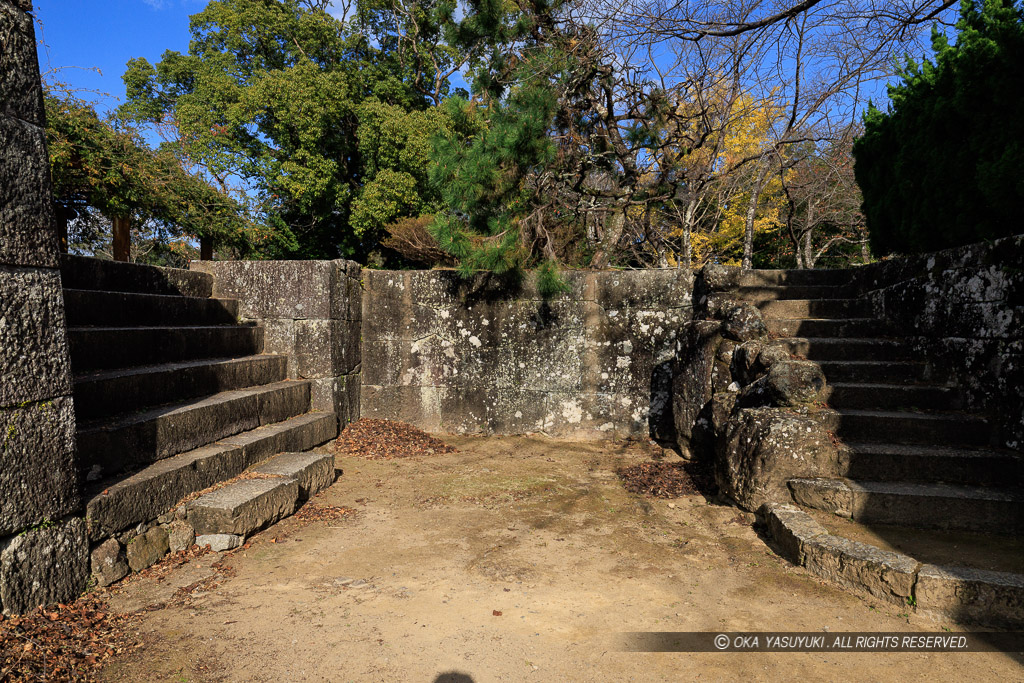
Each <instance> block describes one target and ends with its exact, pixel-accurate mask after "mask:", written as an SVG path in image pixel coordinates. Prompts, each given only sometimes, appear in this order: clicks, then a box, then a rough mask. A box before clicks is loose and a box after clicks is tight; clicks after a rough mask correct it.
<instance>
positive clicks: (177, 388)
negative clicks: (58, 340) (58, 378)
mask: <svg viewBox="0 0 1024 683" xmlns="http://www.w3.org/2000/svg"><path fill="white" fill-rule="evenodd" d="M287 366H288V359H287V357H285V356H271V355H263V356H250V357H248V358H241V359H237V360H230V361H223V360H214V361H198V362H192V363H189V364H184V363H178V364H171V365H166V366H154V367H151V368H144V369H134V368H133V369H131V370H122V371H117V372H113V373H110V372H108V373H103V374H102V375H101V376H86V377H82V378H79V379H77V380H76V381H75V416H76V417H77V418H78V419H79V420H88V419H93V418H97V417H102V416H113V415H120V414H122V413H126V412H131V411H136V410H140V409H145V408H149V407H151V406H156V405H162V404H165V403H173V402H175V401H183V400H185V399H189V398H196V397H199V396H209V395H212V394H216V393H218V392H221V391H231V390H234V389H244V388H247V387H255V386H259V385H262V384H272V383H274V382H280V381H282V380H284V379H285V378H286V377H287V371H288V367H287Z"/></svg>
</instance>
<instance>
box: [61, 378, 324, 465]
mask: <svg viewBox="0 0 1024 683" xmlns="http://www.w3.org/2000/svg"><path fill="white" fill-rule="evenodd" d="M309 392H310V386H309V382H308V381H305V380H302V381H285V382H275V383H274V384H268V385H265V386H261V387H250V388H247V389H236V390H233V391H224V392H221V393H219V394H215V395H213V396H210V397H208V398H204V399H200V400H193V401H190V402H186V403H183V404H177V405H170V406H163V407H160V408H155V409H151V410H147V411H145V412H142V413H137V414H134V415H129V416H125V417H119V418H115V419H112V420H110V419H106V420H98V421H93V422H85V423H82V424H81V425H79V428H78V435H77V441H78V457H79V463H80V466H81V469H82V472H84V473H85V475H86V477H87V478H88V479H97V478H103V477H107V476H110V475H112V474H115V473H117V472H122V471H124V470H126V469H134V468H138V467H142V466H145V465H148V464H150V463H153V462H156V461H157V460H162V459H164V458H169V457H171V456H172V455H177V454H178V453H184V452H185V451H189V450H192V449H194V448H199V447H200V446H204V445H206V444H208V443H212V442H214V441H217V440H219V439H223V438H224V437H228V436H231V435H233V434H238V433H239V432H244V431H247V430H251V429H255V428H256V427H259V426H260V425H266V424H273V423H275V422H280V421H282V420H285V419H287V418H289V417H294V416H296V415H301V414H302V413H305V412H306V411H307V410H308V409H309Z"/></svg>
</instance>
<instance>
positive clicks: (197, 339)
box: [68, 325, 263, 374]
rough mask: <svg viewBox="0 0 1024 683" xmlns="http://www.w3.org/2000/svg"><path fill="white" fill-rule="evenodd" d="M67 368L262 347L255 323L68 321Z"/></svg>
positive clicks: (250, 352)
mask: <svg viewBox="0 0 1024 683" xmlns="http://www.w3.org/2000/svg"><path fill="white" fill-rule="evenodd" d="M68 346H69V347H70V351H71V368H72V371H73V372H75V373H76V374H80V373H83V372H85V371H87V370H98V369H106V368H128V367H135V366H139V365H156V364H159V363H173V362H177V361H185V360H196V359H200V358H228V357H231V358H238V357H241V356H254V355H256V354H258V353H260V352H261V351H262V350H263V328H262V327H257V326H255V325H222V326H196V327H193V326H189V327H184V326H183V327H69V328H68Z"/></svg>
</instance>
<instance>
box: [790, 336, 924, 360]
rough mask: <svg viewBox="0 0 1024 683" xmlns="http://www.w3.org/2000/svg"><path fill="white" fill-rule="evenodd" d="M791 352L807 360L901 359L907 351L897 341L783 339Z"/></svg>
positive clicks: (907, 353) (906, 354) (905, 357)
mask: <svg viewBox="0 0 1024 683" xmlns="http://www.w3.org/2000/svg"><path fill="white" fill-rule="evenodd" d="M782 341H784V342H785V343H786V345H787V346H788V347H789V351H790V353H792V354H795V355H797V356H800V357H802V358H806V359H807V360H814V361H819V360H853V361H902V360H907V359H908V356H909V352H908V350H907V348H906V347H905V346H903V345H902V344H899V343H898V342H891V341H882V340H873V339H872V340H869V339H785V340H782Z"/></svg>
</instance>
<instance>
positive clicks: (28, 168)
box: [0, 46, 57, 268]
mask: <svg viewBox="0 0 1024 683" xmlns="http://www.w3.org/2000/svg"><path fill="white" fill-rule="evenodd" d="M4 50H6V46H4ZM0 101H2V100H0ZM0 264H9V265H22V266H42V267H46V268H55V267H57V233H56V229H55V225H54V214H53V191H52V188H51V184H50V159H49V156H48V155H47V153H46V133H45V131H44V130H43V129H42V128H41V127H39V126H37V125H35V124H31V123H26V122H25V121H22V120H20V119H16V118H12V117H10V116H0Z"/></svg>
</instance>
